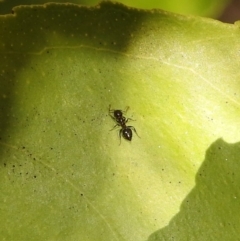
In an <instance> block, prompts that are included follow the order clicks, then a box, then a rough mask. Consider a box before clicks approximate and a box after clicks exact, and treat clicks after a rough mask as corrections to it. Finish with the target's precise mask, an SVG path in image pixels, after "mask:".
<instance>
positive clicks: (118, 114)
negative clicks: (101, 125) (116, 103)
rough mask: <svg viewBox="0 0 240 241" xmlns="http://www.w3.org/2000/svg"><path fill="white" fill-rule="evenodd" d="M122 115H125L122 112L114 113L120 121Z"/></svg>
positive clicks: (116, 111)
mask: <svg viewBox="0 0 240 241" xmlns="http://www.w3.org/2000/svg"><path fill="white" fill-rule="evenodd" d="M122 115H123V114H122V111H121V110H115V111H114V117H115V118H117V119H118V118H121V117H122Z"/></svg>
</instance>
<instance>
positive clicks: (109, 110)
mask: <svg viewBox="0 0 240 241" xmlns="http://www.w3.org/2000/svg"><path fill="white" fill-rule="evenodd" d="M108 112H109V114H110V113H113V112H114V110H112V109H111V105H109V107H108Z"/></svg>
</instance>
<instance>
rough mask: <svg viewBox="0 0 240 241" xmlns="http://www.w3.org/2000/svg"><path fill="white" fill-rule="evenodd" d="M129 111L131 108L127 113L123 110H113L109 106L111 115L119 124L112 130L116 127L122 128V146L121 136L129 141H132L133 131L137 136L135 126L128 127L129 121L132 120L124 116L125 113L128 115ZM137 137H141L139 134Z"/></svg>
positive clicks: (120, 131) (120, 134) (120, 133)
mask: <svg viewBox="0 0 240 241" xmlns="http://www.w3.org/2000/svg"><path fill="white" fill-rule="evenodd" d="M128 109H129V107H127V108H126V110H125V111H122V110H111V105H109V110H108V112H109V115H110V116H111V118H112V119H113V120H114V121H115V122H116V123H117V124H116V125H115V126H114V127H113V128H112V130H113V129H114V128H115V127H116V126H120V127H121V129H120V130H119V137H120V144H121V136H122V137H123V138H124V139H126V140H128V141H131V140H132V130H133V131H134V132H135V133H136V134H137V131H136V129H135V128H134V127H133V126H127V125H126V124H127V122H128V120H132V119H130V118H126V117H124V116H123V113H126V112H127V111H128ZM112 114H113V115H112ZM137 136H138V137H140V136H139V135H138V134H137ZM120 144H119V145H120Z"/></svg>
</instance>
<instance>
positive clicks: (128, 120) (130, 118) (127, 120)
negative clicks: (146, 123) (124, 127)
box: [125, 118, 136, 123]
mask: <svg viewBox="0 0 240 241" xmlns="http://www.w3.org/2000/svg"><path fill="white" fill-rule="evenodd" d="M129 120H130V121H136V120H133V119H131V118H127V119H126V122H125V123H127V122H128V121H129Z"/></svg>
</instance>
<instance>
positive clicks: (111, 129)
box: [110, 124, 120, 131]
mask: <svg viewBox="0 0 240 241" xmlns="http://www.w3.org/2000/svg"><path fill="white" fill-rule="evenodd" d="M118 126H120V125H119V124H116V125H115V126H114V127H113V128H112V129H111V130H110V131H112V130H114V129H115V128H116V127H118Z"/></svg>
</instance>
